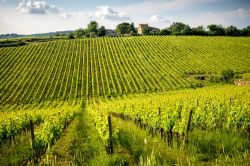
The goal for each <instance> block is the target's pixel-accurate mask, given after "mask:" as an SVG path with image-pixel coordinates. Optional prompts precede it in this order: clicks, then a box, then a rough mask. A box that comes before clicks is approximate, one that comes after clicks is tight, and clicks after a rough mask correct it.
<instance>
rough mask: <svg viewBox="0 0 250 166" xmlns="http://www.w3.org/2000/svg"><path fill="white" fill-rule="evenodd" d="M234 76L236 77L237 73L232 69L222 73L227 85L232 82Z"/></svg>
mask: <svg viewBox="0 0 250 166" xmlns="http://www.w3.org/2000/svg"><path fill="white" fill-rule="evenodd" d="M234 75H235V73H234V71H233V70H232V69H227V70H223V71H221V76H222V80H223V81H224V82H226V83H229V82H231V81H232V79H233V77H234Z"/></svg>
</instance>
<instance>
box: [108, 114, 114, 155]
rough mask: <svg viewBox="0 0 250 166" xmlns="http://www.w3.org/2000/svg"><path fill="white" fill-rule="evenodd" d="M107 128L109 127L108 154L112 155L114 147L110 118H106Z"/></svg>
mask: <svg viewBox="0 0 250 166" xmlns="http://www.w3.org/2000/svg"><path fill="white" fill-rule="evenodd" d="M108 126H109V153H110V154H113V153H114V146H113V137H112V123H111V117H110V115H109V116H108Z"/></svg>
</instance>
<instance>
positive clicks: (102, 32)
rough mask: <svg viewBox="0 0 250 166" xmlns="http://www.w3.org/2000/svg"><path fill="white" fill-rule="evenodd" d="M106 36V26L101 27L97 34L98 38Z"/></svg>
mask: <svg viewBox="0 0 250 166" xmlns="http://www.w3.org/2000/svg"><path fill="white" fill-rule="evenodd" d="M105 35H106V29H105V27H104V26H101V27H100V28H99V29H98V32H97V36H98V37H100V36H105Z"/></svg>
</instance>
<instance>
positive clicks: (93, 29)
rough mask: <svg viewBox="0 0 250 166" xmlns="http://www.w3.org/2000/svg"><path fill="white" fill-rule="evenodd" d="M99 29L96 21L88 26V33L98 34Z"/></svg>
mask: <svg viewBox="0 0 250 166" xmlns="http://www.w3.org/2000/svg"><path fill="white" fill-rule="evenodd" d="M98 27H99V25H98V23H97V22H96V21H90V23H89V24H88V27H87V29H86V32H87V33H90V32H94V33H95V34H97V32H98Z"/></svg>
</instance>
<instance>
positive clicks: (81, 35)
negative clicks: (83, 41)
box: [75, 28, 85, 38]
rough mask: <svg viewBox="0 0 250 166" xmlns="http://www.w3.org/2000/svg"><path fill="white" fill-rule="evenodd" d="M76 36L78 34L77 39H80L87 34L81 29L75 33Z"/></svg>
mask: <svg viewBox="0 0 250 166" xmlns="http://www.w3.org/2000/svg"><path fill="white" fill-rule="evenodd" d="M75 34H76V37H78V38H80V37H83V36H84V34H85V32H84V29H82V28H79V29H77V30H76V31H75Z"/></svg>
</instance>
